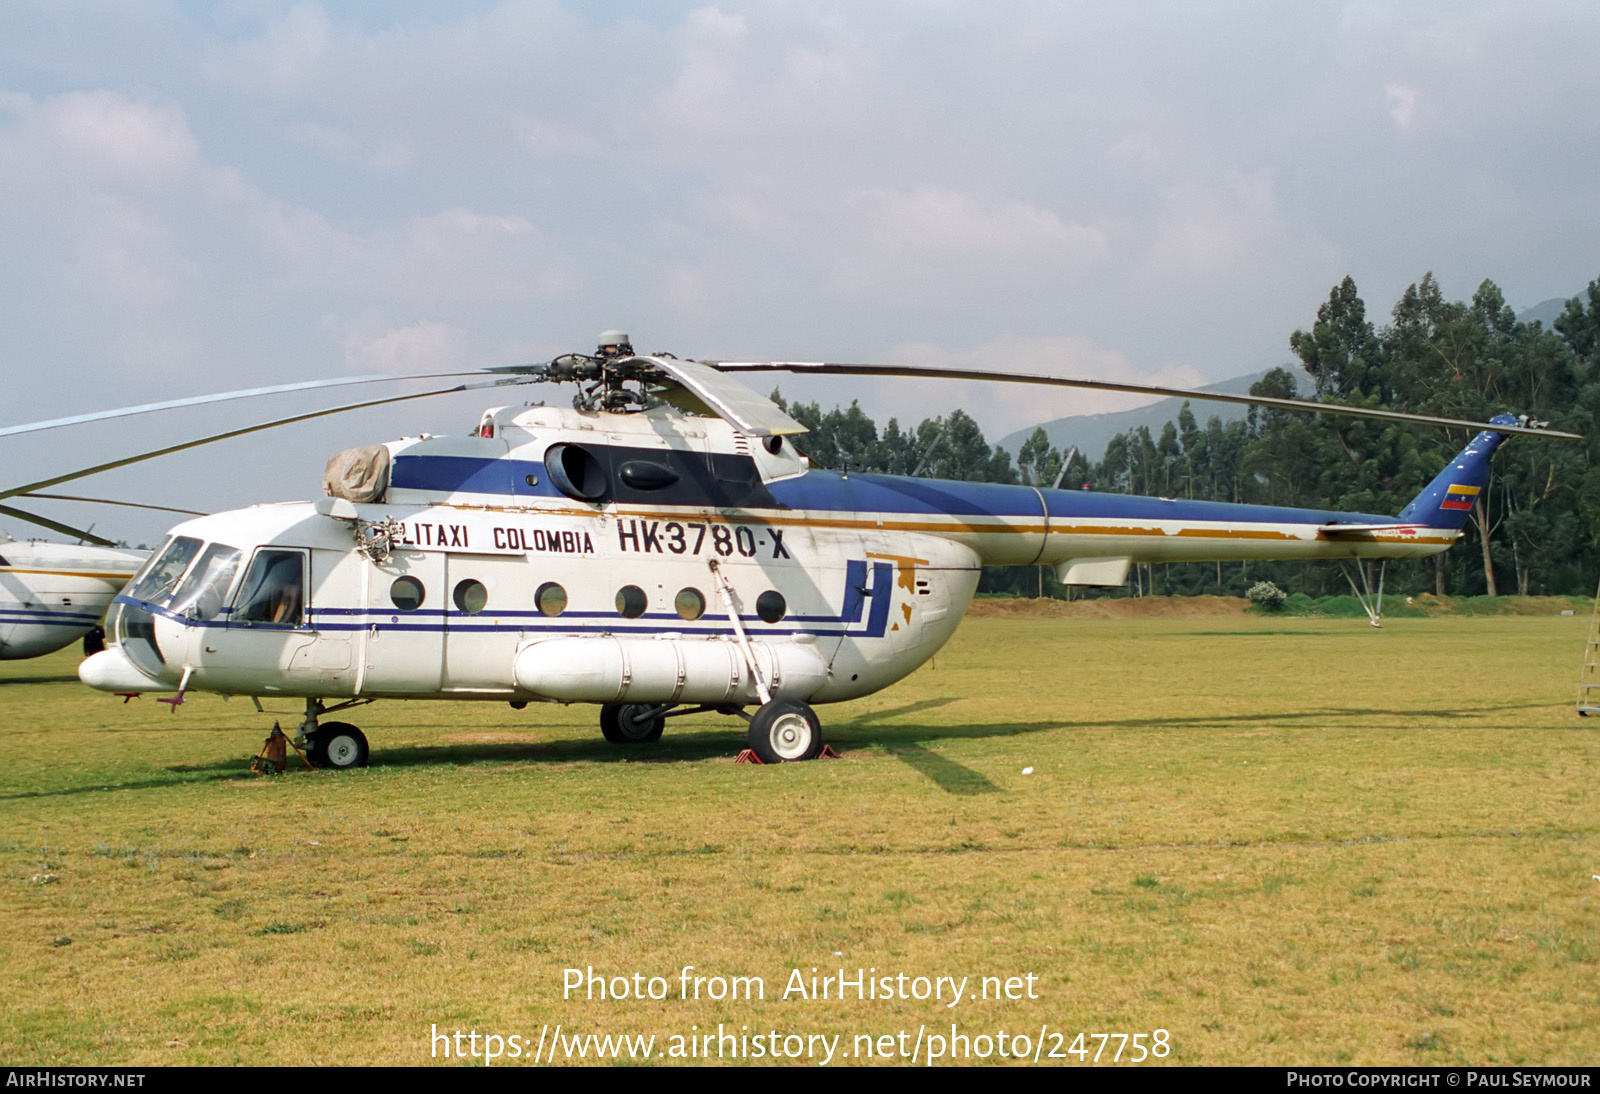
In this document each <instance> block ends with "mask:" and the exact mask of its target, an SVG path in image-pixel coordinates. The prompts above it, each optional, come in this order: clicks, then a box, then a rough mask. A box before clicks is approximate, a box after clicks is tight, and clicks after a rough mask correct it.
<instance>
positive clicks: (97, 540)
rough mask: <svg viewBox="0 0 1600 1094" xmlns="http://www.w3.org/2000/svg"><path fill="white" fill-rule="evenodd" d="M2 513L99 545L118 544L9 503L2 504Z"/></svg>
mask: <svg viewBox="0 0 1600 1094" xmlns="http://www.w3.org/2000/svg"><path fill="white" fill-rule="evenodd" d="M0 514H3V515H5V516H8V517H15V518H16V519H18V520H25V521H27V522H28V523H29V524H37V525H38V526H39V527H41V528H48V529H50V530H51V531H52V532H60V533H61V534H62V535H64V536H71V537H72V538H73V539H86V540H88V541H89V542H90V543H93V544H94V545H96V546H97V547H115V546H116V544H115V543H113V542H112V541H111V540H109V539H106V538H105V537H103V536H97V535H95V534H94V533H93V532H89V531H85V530H84V529H82V528H74V527H73V526H72V525H70V524H62V523H61V522H60V521H59V520H51V519H50V518H49V517H40V516H35V515H34V514H32V513H24V512H23V511H22V510H21V509H13V508H11V506H9V505H0Z"/></svg>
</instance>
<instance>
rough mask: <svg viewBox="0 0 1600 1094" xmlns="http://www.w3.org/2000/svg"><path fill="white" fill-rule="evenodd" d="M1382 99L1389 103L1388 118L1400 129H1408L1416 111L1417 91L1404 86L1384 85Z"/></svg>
mask: <svg viewBox="0 0 1600 1094" xmlns="http://www.w3.org/2000/svg"><path fill="white" fill-rule="evenodd" d="M1383 94H1384V97H1385V98H1386V99H1387V100H1388V103H1389V117H1391V118H1393V119H1394V122H1395V124H1396V125H1398V126H1399V127H1400V128H1401V129H1406V128H1409V127H1410V125H1411V119H1412V116H1413V115H1415V114H1416V111H1417V89H1416V88H1414V87H1408V86H1406V85H1405V84H1394V83H1391V84H1385V85H1384V88H1383Z"/></svg>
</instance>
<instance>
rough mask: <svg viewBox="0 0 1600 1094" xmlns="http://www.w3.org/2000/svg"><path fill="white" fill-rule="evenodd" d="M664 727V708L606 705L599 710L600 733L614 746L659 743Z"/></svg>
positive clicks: (619, 704)
mask: <svg viewBox="0 0 1600 1094" xmlns="http://www.w3.org/2000/svg"><path fill="white" fill-rule="evenodd" d="M666 725H667V708H666V707H660V706H651V705H650V704H648V703H607V704H606V705H605V706H603V707H601V708H600V732H601V733H603V734H605V738H606V740H608V741H610V742H611V743H612V744H614V745H642V744H649V743H650V742H651V741H659V740H660V739H661V731H662V730H663V729H664V728H666Z"/></svg>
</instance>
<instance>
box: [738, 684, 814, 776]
mask: <svg viewBox="0 0 1600 1094" xmlns="http://www.w3.org/2000/svg"><path fill="white" fill-rule="evenodd" d="M750 748H751V749H752V750H753V751H754V752H755V754H756V755H757V756H759V757H761V762H762V763H764V764H781V763H791V762H793V761H795V760H814V759H816V758H817V757H818V756H820V755H821V754H822V723H821V722H820V721H818V719H817V714H816V711H814V710H812V709H811V708H810V707H809V706H807V705H806V704H805V703H802V702H800V701H799V700H796V699H774V700H773V701H772V702H770V703H767V704H766V705H765V706H763V707H761V708H760V709H759V710H757V711H756V712H755V714H754V715H753V716H752V717H751V719H750Z"/></svg>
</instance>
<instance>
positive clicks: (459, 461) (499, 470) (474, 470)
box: [389, 454, 558, 498]
mask: <svg viewBox="0 0 1600 1094" xmlns="http://www.w3.org/2000/svg"><path fill="white" fill-rule="evenodd" d="M530 478H531V479H532V480H533V485H531V486H530V485H529V479H530ZM389 485H390V486H392V487H395V488H397V489H400V490H436V491H439V492H440V493H445V494H454V493H471V494H510V495H513V496H516V497H541V498H553V497H557V496H558V495H557V493H556V491H555V490H553V489H552V488H551V486H550V484H549V483H547V482H546V481H545V477H544V464H542V463H540V462H538V461H537V460H513V459H510V458H509V457H506V456H501V457H500V458H498V459H484V458H481V457H478V456H407V455H404V454H402V455H399V456H396V457H395V459H394V469H393V470H392V471H391V472H390V473H389Z"/></svg>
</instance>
